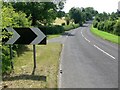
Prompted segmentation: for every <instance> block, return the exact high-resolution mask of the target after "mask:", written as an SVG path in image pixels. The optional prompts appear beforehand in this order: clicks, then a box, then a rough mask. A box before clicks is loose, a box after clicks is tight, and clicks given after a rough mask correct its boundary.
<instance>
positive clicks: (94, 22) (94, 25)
mask: <svg viewBox="0 0 120 90" xmlns="http://www.w3.org/2000/svg"><path fill="white" fill-rule="evenodd" d="M97 25H98V21H96V20H95V21H93V27H94V28H97Z"/></svg>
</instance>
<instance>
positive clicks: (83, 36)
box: [81, 31, 116, 59]
mask: <svg viewBox="0 0 120 90" xmlns="http://www.w3.org/2000/svg"><path fill="white" fill-rule="evenodd" d="M81 34H82V37H83V38H85V40H86V41H88V42H90V41H89V40H88V39H87V38H86V37H85V36H84V35H83V33H82V31H81ZM94 47H95V48H97V49H98V50H100V51H101V52H103V53H105V54H106V55H108V56H109V57H111V58H113V59H116V58H115V57H114V56H112V55H110V54H109V53H107V52H106V51H104V50H102V49H101V48H99V47H98V46H96V45H94Z"/></svg>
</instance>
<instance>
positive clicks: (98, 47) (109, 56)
mask: <svg viewBox="0 0 120 90" xmlns="http://www.w3.org/2000/svg"><path fill="white" fill-rule="evenodd" d="M94 47H95V48H97V49H98V50H100V51H102V52H103V53H105V54H106V55H108V56H109V57H111V58H113V59H115V57H113V56H112V55H110V54H109V53H107V52H105V51H104V50H102V49H101V48H99V47H98V46H96V45H94Z"/></svg>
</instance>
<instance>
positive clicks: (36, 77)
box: [3, 74, 46, 82]
mask: <svg viewBox="0 0 120 90" xmlns="http://www.w3.org/2000/svg"><path fill="white" fill-rule="evenodd" d="M15 80H36V81H44V82H46V76H39V75H27V74H22V75H19V76H12V77H5V78H3V81H15Z"/></svg>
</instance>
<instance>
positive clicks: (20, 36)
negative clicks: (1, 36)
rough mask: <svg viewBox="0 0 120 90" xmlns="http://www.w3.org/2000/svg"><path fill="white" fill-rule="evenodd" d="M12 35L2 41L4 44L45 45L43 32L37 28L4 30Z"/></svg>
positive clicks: (9, 28)
mask: <svg viewBox="0 0 120 90" xmlns="http://www.w3.org/2000/svg"><path fill="white" fill-rule="evenodd" d="M5 29H6V30H7V31H8V32H12V33H13V35H12V37H11V38H10V39H9V40H7V41H6V40H2V42H5V44H32V45H35V44H46V35H45V34H46V33H45V30H40V29H39V28H37V27H32V28H11V27H8V28H5Z"/></svg>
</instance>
